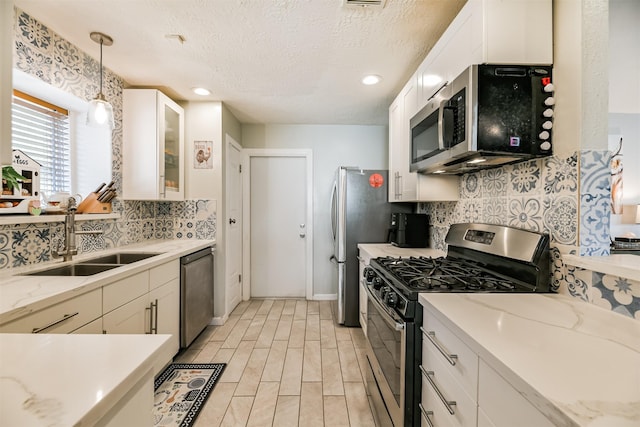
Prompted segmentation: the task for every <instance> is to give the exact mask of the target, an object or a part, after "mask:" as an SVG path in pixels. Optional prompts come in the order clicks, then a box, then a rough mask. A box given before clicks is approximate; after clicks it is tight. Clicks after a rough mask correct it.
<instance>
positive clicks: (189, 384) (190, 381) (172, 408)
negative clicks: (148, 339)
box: [153, 363, 226, 427]
mask: <svg viewBox="0 0 640 427" xmlns="http://www.w3.org/2000/svg"><path fill="white" fill-rule="evenodd" d="M225 366H226V364H225V363H172V364H171V365H169V366H168V367H167V369H165V370H164V372H162V373H161V374H160V375H159V376H158V377H156V380H155V383H154V389H155V393H154V397H153V420H154V425H156V426H179V427H190V426H191V425H192V424H193V422H194V421H195V419H196V417H197V416H198V413H199V412H200V409H202V407H203V406H204V403H205V402H206V401H207V398H208V397H209V393H210V392H211V390H212V389H213V386H214V385H215V383H216V381H217V380H218V379H219V378H220V375H222V371H223V370H224V368H225Z"/></svg>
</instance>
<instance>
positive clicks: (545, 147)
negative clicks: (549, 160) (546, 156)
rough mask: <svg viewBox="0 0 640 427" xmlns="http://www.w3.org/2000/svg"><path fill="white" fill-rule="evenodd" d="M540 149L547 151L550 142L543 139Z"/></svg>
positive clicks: (549, 147)
mask: <svg viewBox="0 0 640 427" xmlns="http://www.w3.org/2000/svg"><path fill="white" fill-rule="evenodd" d="M540 149H541V150H543V151H548V150H549V149H551V143H550V142H549V141H545V142H543V143H542V144H540Z"/></svg>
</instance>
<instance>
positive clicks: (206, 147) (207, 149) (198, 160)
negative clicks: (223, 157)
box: [193, 141, 213, 169]
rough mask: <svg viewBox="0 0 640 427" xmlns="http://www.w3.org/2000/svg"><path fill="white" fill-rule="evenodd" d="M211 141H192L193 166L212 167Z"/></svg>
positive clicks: (197, 167) (195, 167)
mask: <svg viewBox="0 0 640 427" xmlns="http://www.w3.org/2000/svg"><path fill="white" fill-rule="evenodd" d="M212 150H213V141H193V168H194V169H213V158H212V157H211V151H212Z"/></svg>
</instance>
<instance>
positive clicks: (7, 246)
mask: <svg viewBox="0 0 640 427" xmlns="http://www.w3.org/2000/svg"><path fill="white" fill-rule="evenodd" d="M14 24H15V50H14V55H13V65H14V67H15V68H17V69H18V70H21V71H23V72H25V73H27V74H30V75H32V76H34V77H37V78H38V79H40V80H42V81H44V82H46V83H49V84H50V85H52V86H54V87H57V88H60V89H63V90H64V91H66V92H68V93H71V94H73V95H75V96H77V97H78V98H81V99H85V100H90V99H92V98H93V97H95V95H96V93H98V90H99V88H98V83H99V78H100V76H99V72H100V69H99V68H100V66H99V63H98V62H97V61H96V60H95V59H93V58H92V57H91V56H89V55H88V54H86V53H85V52H83V51H81V50H80V49H78V48H77V47H76V46H74V45H73V44H71V43H69V42H68V41H67V40H65V39H64V38H62V37H61V36H60V35H58V34H56V33H55V32H53V31H51V30H50V29H49V28H48V27H46V26H45V25H43V24H42V23H40V22H39V21H37V20H36V19H34V18H33V17H31V16H29V15H28V14H27V13H25V12H23V11H21V10H20V9H15V21H14ZM123 87H124V81H123V80H122V79H121V78H120V77H119V76H117V75H115V74H114V73H112V72H111V71H110V70H109V69H107V68H105V69H104V84H103V93H104V94H105V97H106V98H107V99H108V100H109V102H111V104H112V105H113V111H114V119H115V120H114V121H115V127H114V130H113V142H112V149H113V165H112V169H113V180H114V182H115V185H116V188H117V189H121V188H122V186H121V183H122V89H123ZM113 209H114V212H117V213H119V214H120V218H119V219H117V220H105V221H84V222H79V223H77V227H78V228H79V229H82V230H85V231H89V230H102V231H103V233H102V234H95V235H78V236H76V243H77V247H78V252H79V253H86V252H93V251H97V250H103V249H109V248H114V247H118V246H122V245H126V244H130V243H137V242H142V241H144V240H149V239H172V238H174V239H192V238H199V239H213V238H215V236H216V202H215V201H214V200H186V201H183V202H153V201H136V200H127V201H122V200H118V199H116V200H115V201H114V203H113ZM63 237H64V230H63V224H62V223H59V222H52V223H38V224H18V225H2V226H0V269H5V268H15V267H21V266H24V265H29V264H36V263H39V262H45V261H50V260H51V259H52V255H51V253H52V250H53V249H54V248H55V245H57V243H58V242H59V241H61V240H62V239H63Z"/></svg>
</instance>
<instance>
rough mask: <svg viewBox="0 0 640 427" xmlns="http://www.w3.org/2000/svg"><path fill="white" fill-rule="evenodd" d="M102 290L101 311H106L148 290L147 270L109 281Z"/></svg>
mask: <svg viewBox="0 0 640 427" xmlns="http://www.w3.org/2000/svg"><path fill="white" fill-rule="evenodd" d="M102 292H103V300H102V312H103V313H108V312H110V311H111V310H113V309H114V308H117V307H120V306H121V305H123V304H126V303H127V302H129V301H131V300H133V299H135V298H137V297H139V296H141V295H144V294H146V293H147V292H149V270H147V271H143V272H142V273H138V274H134V275H133V276H130V277H127V278H125V279H122V280H119V281H117V282H113V283H110V284H108V285H106V286H104V287H103V288H102Z"/></svg>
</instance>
